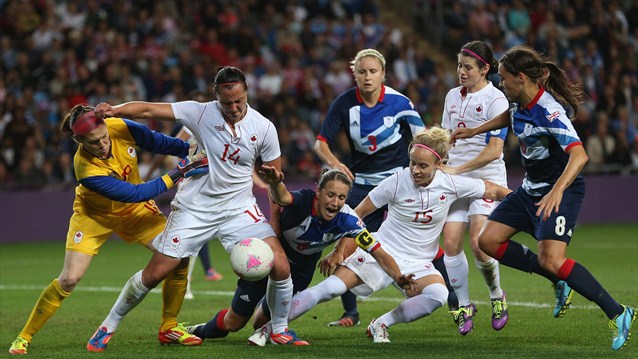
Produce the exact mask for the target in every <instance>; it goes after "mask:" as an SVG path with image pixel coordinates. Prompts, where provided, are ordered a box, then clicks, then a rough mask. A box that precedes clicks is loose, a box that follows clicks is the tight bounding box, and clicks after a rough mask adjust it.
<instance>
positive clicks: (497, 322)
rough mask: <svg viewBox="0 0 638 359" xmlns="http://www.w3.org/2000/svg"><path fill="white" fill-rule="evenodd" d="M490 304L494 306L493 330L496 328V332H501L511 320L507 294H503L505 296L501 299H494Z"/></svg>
mask: <svg viewBox="0 0 638 359" xmlns="http://www.w3.org/2000/svg"><path fill="white" fill-rule="evenodd" d="M490 302H491V304H492V328H494V330H501V329H503V327H504V326H505V324H507V320H508V319H509V314H508V312H507V300H506V298H505V292H503V295H502V296H501V297H499V298H492V299H491V300H490Z"/></svg>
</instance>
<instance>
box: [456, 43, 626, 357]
mask: <svg viewBox="0 0 638 359" xmlns="http://www.w3.org/2000/svg"><path fill="white" fill-rule="evenodd" d="M499 63H500V64H499V67H498V73H499V75H500V77H501V86H502V88H503V91H504V92H505V95H506V96H507V97H508V99H509V100H510V101H511V102H512V107H511V108H510V111H509V113H508V112H507V111H506V112H504V113H503V114H501V115H499V116H497V117H495V118H494V119H492V120H490V121H488V122H486V123H484V124H482V125H481V126H478V127H476V128H458V129H457V130H455V131H454V133H453V134H452V138H453V140H455V139H456V140H458V139H461V138H470V137H473V136H475V135H477V134H479V133H484V132H487V131H492V130H495V129H498V128H502V127H504V126H508V125H510V123H511V127H512V130H513V132H514V134H515V135H516V136H517V137H518V140H519V142H520V150H521V155H522V157H523V164H524V166H525V170H526V174H525V179H524V180H523V184H522V186H521V187H519V188H518V189H517V190H516V191H515V192H513V193H512V194H511V195H509V196H508V197H507V198H506V199H505V200H504V201H503V202H502V203H501V204H500V205H499V206H498V207H497V208H496V209H495V210H494V211H493V212H492V214H491V215H490V216H489V218H488V221H487V223H486V225H485V227H484V228H483V231H482V232H481V234H480V236H479V246H480V248H481V250H482V251H484V252H485V253H487V254H488V255H490V256H492V257H494V258H495V259H497V260H498V261H499V262H500V263H501V264H504V265H506V266H509V267H512V268H516V269H519V270H522V271H525V272H533V273H537V274H540V275H542V276H544V277H545V278H547V279H549V280H550V281H552V282H553V283H556V282H557V281H559V280H560V281H561V282H560V285H559V286H557V290H556V293H557V297H558V298H557V299H558V300H557V304H558V305H557V306H556V308H555V309H554V316H556V317H560V316H562V314H563V312H564V309H565V306H562V307H561V304H565V305H568V304H569V302H570V301H571V295H572V288H573V290H575V291H576V292H578V293H580V294H581V295H582V296H583V297H585V298H587V299H589V300H591V301H593V302H595V303H596V304H598V306H599V307H600V308H601V309H602V310H603V311H604V312H605V314H606V315H607V317H608V318H609V320H610V327H611V328H613V330H614V334H613V341H612V344H611V348H612V349H613V350H619V349H621V348H622V347H623V346H624V345H625V343H626V342H627V340H628V339H629V329H630V327H631V324H632V323H633V322H634V321H635V320H636V312H635V310H634V309H633V308H631V307H628V306H624V305H621V304H619V303H618V302H616V301H615V300H614V299H613V298H612V297H611V295H609V293H607V291H606V290H605V289H604V288H603V287H602V285H601V284H600V283H599V282H598V281H597V280H596V278H594V276H592V275H591V273H589V271H588V270H587V269H586V268H585V267H583V266H582V265H581V264H579V263H577V262H576V261H574V260H573V259H571V258H566V252H567V245H568V244H569V243H570V241H571V238H572V236H573V234H574V230H575V225H576V218H577V216H578V211H579V210H580V206H581V203H582V201H583V198H584V197H585V181H584V179H583V177H582V176H581V175H580V174H579V173H580V171H581V169H582V168H583V166H584V165H585V163H587V160H588V158H587V154H586V153H585V150H584V148H583V145H582V143H581V141H580V139H579V137H578V134H577V133H576V131H575V130H574V126H573V125H572V124H571V122H570V119H569V116H568V114H567V111H566V110H565V107H564V106H563V105H562V104H561V103H564V104H566V105H568V106H569V107H570V108H572V109H573V110H574V111H573V112H574V115H576V113H577V112H578V107H579V104H580V99H581V97H582V90H581V89H580V87H578V86H576V85H574V84H570V83H569V82H568V81H567V78H566V76H565V74H564V73H563V71H562V70H561V69H560V68H559V67H558V66H557V65H556V64H554V63H552V62H548V61H546V60H545V59H543V58H542V56H541V55H540V54H539V53H537V52H536V51H534V50H533V49H531V48H528V47H524V46H516V47H513V48H512V49H510V50H508V51H507V52H506V53H505V55H503V57H502V58H501V60H500V61H499ZM520 231H523V232H527V233H529V234H531V235H532V236H533V237H534V238H535V239H536V241H537V243H538V255H536V254H535V253H534V252H532V251H531V250H529V249H528V248H526V247H524V246H523V245H521V244H520V243H518V242H515V241H513V240H511V238H512V236H514V235H515V234H516V233H518V232H520Z"/></svg>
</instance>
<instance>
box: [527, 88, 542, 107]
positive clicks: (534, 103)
mask: <svg viewBox="0 0 638 359" xmlns="http://www.w3.org/2000/svg"><path fill="white" fill-rule="evenodd" d="M543 93H545V88H544V87H543V85H538V93H537V94H536V97H534V99H533V100H532V102H530V103H528V104H527V107H525V108H526V109H528V110H531V109H532V107H534V105H536V103H537V102H538V99H539V98H541V96H542V95H543Z"/></svg>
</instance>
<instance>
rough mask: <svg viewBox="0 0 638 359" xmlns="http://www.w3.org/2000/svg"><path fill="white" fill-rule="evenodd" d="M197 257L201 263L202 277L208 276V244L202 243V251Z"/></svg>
mask: <svg viewBox="0 0 638 359" xmlns="http://www.w3.org/2000/svg"><path fill="white" fill-rule="evenodd" d="M197 256H198V257H199V259H200V260H201V261H202V267H204V275H206V274H208V270H209V269H210V253H209V252H208V242H206V243H204V245H203V246H202V249H200V250H199V253H197Z"/></svg>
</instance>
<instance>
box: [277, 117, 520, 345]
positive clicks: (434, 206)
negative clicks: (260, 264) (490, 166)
mask: <svg viewBox="0 0 638 359" xmlns="http://www.w3.org/2000/svg"><path fill="white" fill-rule="evenodd" d="M448 141H449V132H448V131H447V130H445V129H442V128H439V127H433V128H430V129H429V130H427V131H425V132H422V133H420V134H418V135H417V136H416V137H415V139H414V140H413V142H412V144H411V146H410V152H409V153H410V164H409V168H405V169H403V170H401V171H400V172H397V173H395V174H393V175H392V176H390V177H388V178H386V179H385V180H383V181H381V183H380V184H379V185H378V186H377V187H375V188H374V189H373V190H372V191H370V193H369V194H368V195H367V196H366V198H365V199H364V200H363V201H362V202H361V204H359V206H357V208H355V212H356V213H357V215H359V216H360V217H364V216H365V215H367V214H369V213H371V212H373V211H374V210H376V209H378V208H381V207H383V206H385V205H388V208H389V212H388V217H387V219H386V220H385V221H384V222H383V224H382V225H381V228H379V231H378V232H375V233H372V236H373V237H374V238H375V239H377V240H378V241H379V243H381V245H382V246H383V248H384V249H385V251H386V252H387V253H388V254H390V256H392V258H394V260H395V261H396V262H397V264H398V265H399V268H400V270H401V273H403V274H406V273H413V274H414V277H413V278H414V280H416V286H415V288H414V289H411V290H407V291H405V292H404V293H405V295H406V297H407V298H406V300H405V301H403V302H402V303H401V304H399V306H398V307H397V308H395V309H394V310H392V311H390V312H388V313H386V314H384V315H382V316H381V317H379V318H377V319H375V320H373V321H372V322H371V323H370V325H369V326H368V335H369V336H371V337H372V338H373V340H374V342H375V343H387V342H390V339H389V336H388V331H387V330H388V328H389V327H390V326H392V325H394V324H397V323H408V322H411V321H414V320H416V319H419V318H422V317H425V316H427V315H429V314H431V313H432V312H433V311H434V310H436V309H437V308H438V307H440V306H442V305H443V304H444V303H445V302H446V300H447V296H448V290H447V288H446V286H445V282H444V280H443V277H442V276H441V274H440V273H439V272H438V271H437V270H436V269H435V268H434V266H433V265H432V260H433V259H434V258H435V256H436V255H437V253H438V250H439V235H440V234H441V231H442V230H443V225H444V224H445V219H446V217H447V213H448V210H449V208H450V206H451V205H452V203H454V201H456V200H458V199H460V198H469V197H472V198H481V197H484V198H490V199H494V200H501V199H503V198H504V197H505V196H506V195H507V194H508V193H510V192H511V191H510V190H509V189H507V188H505V187H501V186H498V185H496V184H494V183H492V182H490V181H486V180H480V179H473V178H469V177H462V176H454V175H449V174H446V173H443V172H442V171H438V170H437V168H438V166H439V165H441V163H442V159H443V158H445V157H446V156H447V151H448V149H447V146H448ZM348 245H350V246H351V247H352V245H351V244H350V243H348ZM350 251H351V248H348V249H346V252H345V253H349V252H350ZM392 282H393V279H392V278H390V277H389V276H388V275H387V274H386V273H385V272H384V271H383V270H381V268H380V266H379V263H378V262H377V261H376V260H375V259H374V258H372V256H370V255H369V254H368V253H366V252H365V251H363V250H361V249H356V251H355V252H354V253H353V254H352V255H350V256H349V257H348V258H347V259H346V260H345V261H344V262H343V263H342V265H340V266H339V267H337V269H336V270H335V272H334V274H332V275H331V276H329V277H328V278H326V279H325V280H324V281H322V282H321V283H319V284H317V285H316V286H313V287H311V288H308V289H306V290H304V291H302V292H300V293H298V294H297V295H295V297H294V298H293V299H294V300H293V307H292V309H291V311H290V320H293V319H295V318H297V317H299V316H300V315H302V314H303V313H305V312H307V311H308V310H310V309H311V308H313V307H314V306H315V305H317V304H318V303H321V302H325V301H328V300H330V299H332V298H335V297H336V296H339V295H341V294H342V293H344V292H345V291H347V290H349V289H352V291H353V292H354V293H355V294H359V295H365V296H367V295H370V294H372V293H374V292H376V291H379V290H381V289H384V288H386V287H387V286H388V285H390V284H392Z"/></svg>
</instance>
